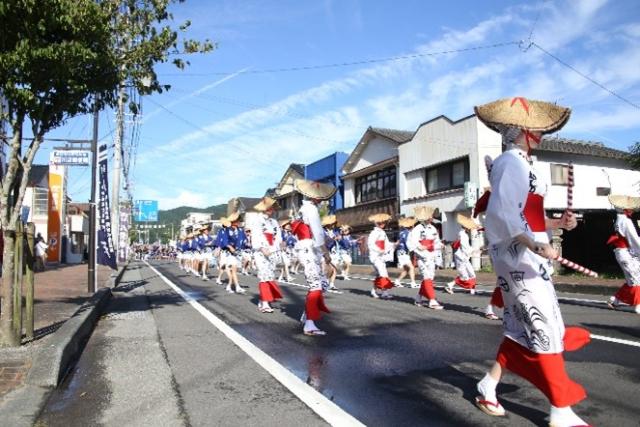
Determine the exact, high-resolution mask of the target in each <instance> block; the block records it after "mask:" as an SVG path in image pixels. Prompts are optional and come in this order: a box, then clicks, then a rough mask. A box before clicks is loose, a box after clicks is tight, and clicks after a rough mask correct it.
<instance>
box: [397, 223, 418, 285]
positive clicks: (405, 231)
mask: <svg viewBox="0 0 640 427" xmlns="http://www.w3.org/2000/svg"><path fill="white" fill-rule="evenodd" d="M398 225H399V226H400V228H401V230H400V233H399V234H398V244H397V249H396V257H397V258H398V268H399V269H400V276H398V278H397V279H396V281H395V282H394V283H395V285H396V286H398V287H400V286H402V282H401V280H402V279H403V278H404V277H405V276H406V275H407V273H409V278H410V279H411V287H412V288H414V289H416V288H419V287H420V285H418V284H417V283H416V269H415V267H414V266H413V261H412V260H411V251H409V247H408V246H407V239H408V238H409V233H410V232H411V230H412V229H413V226H414V225H416V219H415V218H413V217H408V218H400V219H399V220H398Z"/></svg>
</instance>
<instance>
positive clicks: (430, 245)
mask: <svg viewBox="0 0 640 427" xmlns="http://www.w3.org/2000/svg"><path fill="white" fill-rule="evenodd" d="M420 244H421V245H422V246H424V247H426V248H427V250H428V251H429V252H433V249H434V248H433V240H430V239H422V240H420Z"/></svg>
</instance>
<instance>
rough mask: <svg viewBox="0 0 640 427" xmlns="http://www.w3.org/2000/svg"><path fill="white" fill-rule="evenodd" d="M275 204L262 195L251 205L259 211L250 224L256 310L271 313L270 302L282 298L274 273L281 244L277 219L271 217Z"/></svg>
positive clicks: (272, 200) (280, 233)
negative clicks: (260, 198) (256, 287)
mask: <svg viewBox="0 0 640 427" xmlns="http://www.w3.org/2000/svg"><path fill="white" fill-rule="evenodd" d="M276 206H277V204H276V201H275V200H274V199H272V198H271V197H264V198H263V199H262V200H261V201H260V203H258V204H257V205H255V206H254V207H253V209H254V210H256V211H258V212H260V215H259V217H258V218H257V219H256V221H255V223H254V224H251V228H252V230H253V232H252V245H253V258H254V260H255V262H256V268H257V269H258V280H259V283H258V290H259V291H260V301H259V302H258V310H260V312H261V313H273V308H271V303H272V302H273V301H275V300H277V299H281V298H282V291H281V290H280V287H279V286H278V284H277V283H276V273H275V270H276V265H277V264H278V262H279V258H280V248H281V246H282V230H281V229H280V225H279V224H278V221H276V220H275V219H273V218H272V217H271V216H272V215H273V213H274V212H275V209H276Z"/></svg>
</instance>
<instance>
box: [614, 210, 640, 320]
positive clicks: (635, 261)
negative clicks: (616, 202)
mask: <svg viewBox="0 0 640 427" xmlns="http://www.w3.org/2000/svg"><path fill="white" fill-rule="evenodd" d="M615 230H616V233H615V234H614V235H613V236H611V237H610V238H609V241H608V242H607V243H609V244H611V245H613V246H614V250H613V252H614V254H615V256H616V261H618V264H619V265H620V268H621V269H622V272H623V273H624V278H625V284H624V285H622V287H621V288H620V289H619V290H618V292H617V293H616V294H615V296H614V297H612V299H611V303H613V304H615V305H617V304H618V303H619V302H623V303H625V304H629V305H631V306H635V311H636V312H637V313H639V314H640V259H639V257H640V237H638V233H637V232H636V228H635V227H634V226H633V223H632V222H631V218H629V217H628V216H627V215H626V214H625V213H623V212H620V213H618V215H617V217H616V224H615Z"/></svg>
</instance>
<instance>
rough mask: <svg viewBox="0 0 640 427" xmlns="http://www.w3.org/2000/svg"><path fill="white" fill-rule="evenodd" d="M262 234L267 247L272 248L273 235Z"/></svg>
mask: <svg viewBox="0 0 640 427" xmlns="http://www.w3.org/2000/svg"><path fill="white" fill-rule="evenodd" d="M263 234H264V238H265V239H267V243H269V246H273V234H271V233H263Z"/></svg>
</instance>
